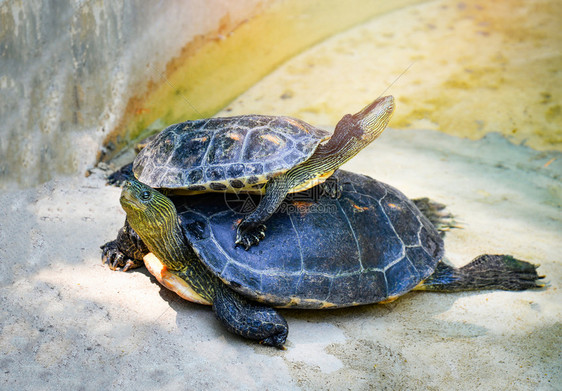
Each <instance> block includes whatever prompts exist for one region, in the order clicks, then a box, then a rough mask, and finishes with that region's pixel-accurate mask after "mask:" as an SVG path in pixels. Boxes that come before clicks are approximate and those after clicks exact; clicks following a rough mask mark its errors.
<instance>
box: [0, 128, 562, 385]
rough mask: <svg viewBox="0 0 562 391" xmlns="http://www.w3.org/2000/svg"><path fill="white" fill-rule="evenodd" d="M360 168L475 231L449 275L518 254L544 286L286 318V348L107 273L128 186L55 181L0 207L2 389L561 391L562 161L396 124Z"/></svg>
mask: <svg viewBox="0 0 562 391" xmlns="http://www.w3.org/2000/svg"><path fill="white" fill-rule="evenodd" d="M346 169H349V170H353V171H358V172H362V173H364V174H368V175H371V176H373V177H376V178H378V179H380V180H383V181H385V182H387V183H390V184H392V185H394V186H396V187H398V188H399V189H401V190H403V191H404V192H405V193H406V194H407V195H408V196H410V197H419V196H429V197H431V198H433V199H435V200H436V201H439V202H443V203H446V204H447V205H448V207H449V210H450V211H451V212H452V213H454V214H455V215H456V216H457V217H458V220H460V221H461V222H462V224H463V225H464V227H465V228H464V229H462V230H454V231H452V232H450V234H448V235H447V237H446V240H445V243H446V248H447V254H448V257H449V258H450V259H451V261H452V262H453V263H455V264H457V265H461V264H464V263H467V262H468V261H470V260H471V259H472V258H474V257H475V256H477V255H478V254H481V253H485V252H489V253H510V254H513V255H514V256H516V257H518V258H520V259H526V260H529V261H531V262H534V263H538V264H540V265H541V267H540V269H539V272H540V273H541V274H544V275H546V281H547V282H548V283H549V284H548V286H547V287H546V288H544V289H538V290H533V291H526V292H498V291H484V292H474V293H456V294H436V293H423V292H416V293H409V294H407V295H405V296H403V297H401V298H400V299H398V300H397V301H395V302H393V303H391V304H388V305H368V306H363V307H358V308H351V309H343V310H326V311H291V310H284V311H282V312H283V314H284V316H285V317H286V318H287V321H288V323H289V326H290V333H289V338H288V343H287V348H288V349H287V350H286V351H278V350H275V349H273V348H268V347H263V346H260V345H257V344H255V343H252V342H249V341H246V340H243V339H241V338H239V337H237V336H234V335H231V334H229V333H228V332H227V331H226V330H225V329H224V328H223V327H222V326H221V325H220V324H219V323H218V321H217V320H216V319H215V318H214V315H213V313H212V311H211V310H210V308H208V307H204V306H200V305H196V304H192V303H188V302H185V301H183V300H181V299H179V298H178V297H176V296H175V294H173V293H171V292H169V291H167V290H166V289H165V288H163V287H161V286H160V285H159V284H158V283H157V282H156V280H155V279H154V278H153V277H152V276H150V275H149V274H148V273H147V271H146V270H144V269H137V270H135V271H132V272H128V273H123V272H113V271H110V270H109V269H108V268H107V267H106V266H104V265H102V264H101V261H100V250H99V246H100V245H101V244H103V243H104V242H106V241H108V240H111V239H113V238H114V237H115V235H116V233H117V230H118V229H119V227H120V226H121V225H122V223H123V221H124V217H125V214H124V212H123V211H122V210H121V208H120V206H119V202H118V198H119V192H120V190H119V189H117V188H113V187H108V186H106V185H105V183H104V179H103V175H102V174H101V173H100V172H95V173H94V174H93V175H92V176H90V177H88V178H84V177H65V178H59V179H55V180H52V181H50V182H47V183H46V184H44V185H40V186H37V187H35V188H32V189H28V190H21V191H7V192H4V193H3V194H1V195H0V203H1V205H3V207H2V208H0V259H1V263H0V300H1V303H2V304H1V306H0V327H1V330H0V368H1V371H0V389H5V390H14V389H22V390H60V389H74V390H100V389H122V390H137V389H144V390H152V389H172V390H174V389H178V390H179V389H230V390H254V389H255V390H258V389H259V390H281V389H283V390H287V389H289V390H317V389H338V390H339V389H350V390H368V389H377V390H379V389H392V390H401V389H410V390H411V389H428V390H466V389H482V390H506V389H509V390H555V389H560V385H561V384H562V376H561V371H562V368H561V367H562V358H561V353H562V326H561V320H562V294H561V293H560V281H561V280H562V279H561V277H562V262H561V261H562V256H561V254H562V214H561V211H560V208H561V202H562V187H561V185H560V183H561V182H560V175H561V174H562V156H561V155H560V154H559V153H539V152H536V151H533V150H531V149H528V148H526V147H521V146H514V145H512V144H510V143H508V142H507V141H505V140H504V139H503V138H502V137H500V136H497V135H493V134H491V135H488V136H486V137H485V138H484V139H482V140H480V141H468V140H463V139H458V138H454V137H451V136H447V135H444V134H442V133H438V132H433V131H417V132H416V131H395V130H392V129H390V130H387V131H386V132H385V133H384V135H383V136H382V137H381V139H380V140H378V141H377V142H375V143H373V145H372V146H370V147H369V148H367V149H366V150H365V151H364V152H363V153H361V154H360V155H358V156H357V157H356V158H355V159H354V160H353V161H351V162H350V163H349V164H348V165H346Z"/></svg>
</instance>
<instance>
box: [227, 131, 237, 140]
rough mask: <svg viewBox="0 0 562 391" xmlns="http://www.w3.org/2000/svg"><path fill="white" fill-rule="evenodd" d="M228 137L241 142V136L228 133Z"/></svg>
mask: <svg viewBox="0 0 562 391" xmlns="http://www.w3.org/2000/svg"><path fill="white" fill-rule="evenodd" d="M226 136H227V137H230V138H231V139H232V140H236V141H240V135H239V134H238V133H234V132H228V133H227V134H226Z"/></svg>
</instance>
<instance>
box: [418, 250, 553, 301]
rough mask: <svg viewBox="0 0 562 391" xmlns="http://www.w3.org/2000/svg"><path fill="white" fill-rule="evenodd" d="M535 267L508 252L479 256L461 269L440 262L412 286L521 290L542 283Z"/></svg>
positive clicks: (541, 284)
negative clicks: (430, 273)
mask: <svg viewBox="0 0 562 391" xmlns="http://www.w3.org/2000/svg"><path fill="white" fill-rule="evenodd" d="M537 268H538V265H533V264H532V263H529V262H526V261H521V260H519V259H516V258H514V257H512V256H511V255H491V254H484V255H480V256H478V257H476V258H475V259H474V260H473V261H472V262H470V263H469V264H468V265H465V266H463V267H461V268H455V267H453V266H450V265H447V264H446V263H444V262H443V261H441V262H439V263H438V264H437V267H436V268H435V271H434V272H433V274H432V275H431V276H429V277H428V278H426V279H425V280H424V281H422V282H421V283H420V284H419V285H418V286H417V287H416V288H415V289H416V290H428V291H441V292H456V291H470V290H479V289H502V290H508V291H522V290H525V289H530V288H542V287H544V284H543V283H541V282H540V281H538V280H540V279H542V278H544V276H539V275H538V274H537Z"/></svg>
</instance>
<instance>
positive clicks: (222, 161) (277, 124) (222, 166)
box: [132, 96, 394, 249]
mask: <svg viewBox="0 0 562 391" xmlns="http://www.w3.org/2000/svg"><path fill="white" fill-rule="evenodd" d="M393 111H394V99H393V97H392V96H385V97H382V98H379V99H377V100H375V101H374V102H373V103H371V104H369V105H368V106H366V107H365V108H364V109H363V110H361V111H360V112H358V113H356V114H354V115H350V114H347V115H345V116H344V117H343V118H342V119H341V120H340V121H339V122H338V124H337V125H336V128H335V130H334V133H333V135H332V136H331V137H330V136H329V133H328V132H326V131H324V130H322V129H318V128H316V127H314V126H312V125H309V124H307V123H306V122H304V121H302V120H299V119H296V118H290V117H280V116H266V115H244V116H236V117H222V118H208V119H200V120H195V121H186V122H182V123H179V124H175V125H171V126H169V127H167V128H166V129H164V130H163V131H162V132H161V133H159V134H158V135H157V136H156V137H154V138H153V139H152V140H151V141H150V142H149V143H148V144H147V145H146V147H144V148H143V149H142V150H141V151H140V152H139V154H138V155H137V157H136V158H135V160H134V162H133V166H132V171H133V173H134V176H135V177H136V178H137V179H138V180H139V181H140V182H142V183H144V184H146V185H148V186H150V187H153V188H156V189H165V190H166V191H165V193H166V194H172V193H173V194H198V193H202V192H234V193H240V192H242V193H257V194H263V198H262V199H261V201H260V202H259V204H258V206H257V208H256V209H255V210H254V212H253V213H251V214H249V215H248V216H246V218H245V219H244V220H243V221H241V222H240V224H239V225H238V229H237V233H236V236H235V243H236V244H239V245H242V246H244V247H245V248H246V249H248V248H249V247H250V246H252V245H254V244H257V243H258V242H259V241H260V240H261V239H262V238H263V237H264V236H265V228H266V227H265V224H264V223H265V221H266V220H267V219H268V218H269V217H270V216H271V215H272V214H273V213H274V211H275V210H276V208H277V207H278V206H279V205H280V204H281V202H282V201H283V199H284V198H285V197H286V196H287V194H289V193H293V192H299V191H303V190H306V189H308V188H310V187H312V186H314V185H317V184H319V183H321V182H323V181H324V180H326V178H328V177H329V176H330V175H332V173H333V172H334V171H335V170H336V169H337V168H338V167H340V166H341V165H342V164H344V163H345V162H347V161H348V160H349V159H351V158H352V157H353V156H355V155H356V154H357V153H358V152H359V151H361V149H363V148H365V147H366V146H367V145H368V144H369V143H370V142H371V141H373V140H374V139H375V138H377V137H378V136H379V135H380V134H381V133H382V131H383V130H384V129H385V128H386V126H387V125H388V121H389V120H390V117H391V116H392V113H393ZM233 237H234V235H233Z"/></svg>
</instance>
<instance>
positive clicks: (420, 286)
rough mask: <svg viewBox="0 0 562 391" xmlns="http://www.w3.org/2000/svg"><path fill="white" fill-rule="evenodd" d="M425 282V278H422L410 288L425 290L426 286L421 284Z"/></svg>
mask: <svg viewBox="0 0 562 391" xmlns="http://www.w3.org/2000/svg"><path fill="white" fill-rule="evenodd" d="M424 282H425V280H422V281H420V282H419V284H418V285H416V286H415V287H414V288H413V289H412V290H413V291H425V290H427V287H426V286H425V285H424V284H423V283H424Z"/></svg>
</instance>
